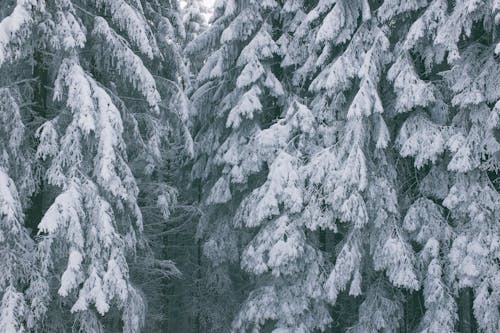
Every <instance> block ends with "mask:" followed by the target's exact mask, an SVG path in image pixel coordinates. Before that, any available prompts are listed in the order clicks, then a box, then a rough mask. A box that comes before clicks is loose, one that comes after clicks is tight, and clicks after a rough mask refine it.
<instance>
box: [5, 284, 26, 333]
mask: <svg viewBox="0 0 500 333" xmlns="http://www.w3.org/2000/svg"><path fill="white" fill-rule="evenodd" d="M26 311H27V305H26V301H25V300H24V296H23V294H22V293H20V292H18V291H17V290H16V289H15V288H14V287H12V286H8V287H7V288H6V289H5V290H4V292H3V297H2V301H1V303H0V332H2V333H23V332H27V330H26V328H25V327H24V320H23V319H24V318H23V317H24V314H25V312H26Z"/></svg>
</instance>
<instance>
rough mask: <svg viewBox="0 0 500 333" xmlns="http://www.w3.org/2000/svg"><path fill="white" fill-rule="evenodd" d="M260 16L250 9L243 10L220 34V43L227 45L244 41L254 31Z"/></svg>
mask: <svg viewBox="0 0 500 333" xmlns="http://www.w3.org/2000/svg"><path fill="white" fill-rule="evenodd" d="M261 19H262V18H261V16H260V14H259V13H258V12H257V11H256V10H252V8H245V9H244V10H243V11H241V13H240V14H238V16H237V17H236V18H235V19H234V20H233V21H232V22H231V23H230V24H229V26H228V27H227V28H226V29H225V30H224V31H223V32H222V35H221V42H222V43H228V42H232V41H235V40H246V39H247V38H248V37H250V36H251V35H252V34H253V33H254V32H255V30H256V28H257V24H258V23H259V22H260V20H261Z"/></svg>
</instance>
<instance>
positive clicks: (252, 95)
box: [226, 86, 262, 128]
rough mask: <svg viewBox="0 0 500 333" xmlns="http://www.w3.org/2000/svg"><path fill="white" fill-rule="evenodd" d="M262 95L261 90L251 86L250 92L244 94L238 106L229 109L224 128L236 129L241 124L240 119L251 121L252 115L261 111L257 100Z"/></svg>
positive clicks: (260, 105)
mask: <svg viewBox="0 0 500 333" xmlns="http://www.w3.org/2000/svg"><path fill="white" fill-rule="evenodd" d="M261 93H262V91H261V89H260V88H259V87H257V86H253V87H252V88H251V89H250V90H248V91H247V92H246V93H244V94H243V95H242V96H241V98H240V100H239V101H238V104H236V106H235V107H233V108H232V109H231V111H230V112H229V115H228V116H227V121H226V126H227V127H233V128H237V127H239V126H240V124H241V122H242V118H243V117H245V118H248V119H252V118H253V117H254V113H256V112H259V111H261V110H262V104H261V103H260V100H259V95H260V94H261Z"/></svg>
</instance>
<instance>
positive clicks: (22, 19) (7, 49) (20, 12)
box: [0, 0, 44, 66]
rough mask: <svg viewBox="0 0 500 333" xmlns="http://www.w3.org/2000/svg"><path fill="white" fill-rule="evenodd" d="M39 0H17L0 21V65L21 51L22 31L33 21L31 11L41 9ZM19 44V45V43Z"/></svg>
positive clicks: (23, 34) (23, 36)
mask: <svg viewBox="0 0 500 333" xmlns="http://www.w3.org/2000/svg"><path fill="white" fill-rule="evenodd" d="M43 7H44V6H43V2H42V1H40V0H17V2H16V6H15V8H14V10H13V11H12V13H10V14H9V15H8V16H7V17H5V18H3V19H2V21H1V22H0V66H2V65H3V64H4V63H5V62H6V61H9V60H11V59H15V58H17V57H19V56H20V55H21V53H22V47H20V46H21V45H22V42H24V40H23V39H24V38H26V33H25V32H24V30H25V29H27V28H28V27H29V26H30V25H31V24H32V23H33V12H35V11H36V10H43ZM20 44H21V45H20Z"/></svg>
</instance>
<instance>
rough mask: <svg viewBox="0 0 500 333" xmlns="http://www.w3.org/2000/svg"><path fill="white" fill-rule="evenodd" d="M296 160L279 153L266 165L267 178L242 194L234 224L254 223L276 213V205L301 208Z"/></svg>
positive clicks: (278, 206)
mask: <svg viewBox="0 0 500 333" xmlns="http://www.w3.org/2000/svg"><path fill="white" fill-rule="evenodd" d="M296 165H297V161H296V160H295V159H294V158H293V157H292V156H290V155H289V154H287V153H284V152H283V153H281V154H280V155H278V156H277V157H276V160H275V161H274V162H273V164H272V165H271V166H270V170H269V174H268V176H267V181H266V182H265V183H264V185H263V186H261V187H259V188H257V189H255V190H254V191H253V192H252V193H251V194H250V195H249V196H248V197H246V198H245V199H244V200H243V201H242V203H241V204H240V207H239V208H238V211H237V213H236V217H235V224H237V225H245V226H248V227H255V226H259V225H261V223H262V222H263V221H265V220H266V219H268V218H271V217H273V216H276V215H278V214H279V213H280V205H283V206H284V208H285V209H286V210H287V211H289V212H290V213H298V212H300V210H301V209H302V205H303V197H302V192H301V190H300V188H299V185H300V184H299V175H298V173H297V170H296Z"/></svg>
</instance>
